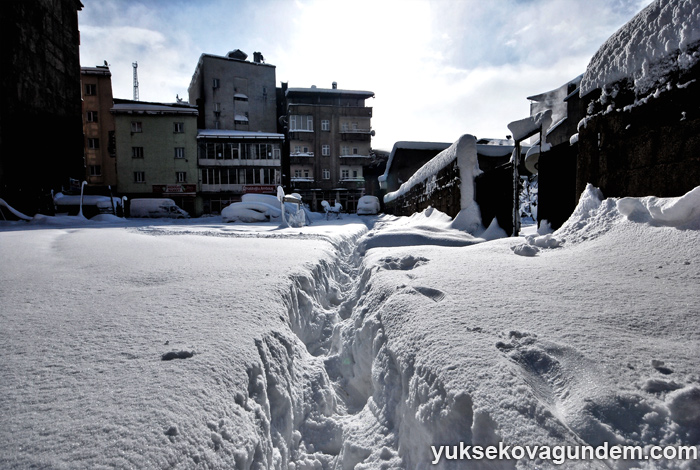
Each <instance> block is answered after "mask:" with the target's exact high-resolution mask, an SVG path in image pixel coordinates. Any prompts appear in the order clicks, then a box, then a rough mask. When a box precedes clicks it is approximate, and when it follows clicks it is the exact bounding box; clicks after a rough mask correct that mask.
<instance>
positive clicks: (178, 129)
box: [173, 122, 185, 134]
mask: <svg viewBox="0 0 700 470" xmlns="http://www.w3.org/2000/svg"><path fill="white" fill-rule="evenodd" d="M173 132H174V133H175V134H182V133H184V132H185V123H184V122H174V123H173Z"/></svg>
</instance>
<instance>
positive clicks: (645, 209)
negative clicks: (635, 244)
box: [617, 186, 700, 228]
mask: <svg viewBox="0 0 700 470" xmlns="http://www.w3.org/2000/svg"><path fill="white" fill-rule="evenodd" d="M617 208H618V210H619V211H620V213H621V214H622V215H624V216H625V217H627V218H628V219H630V220H634V221H644V222H650V223H654V224H658V225H666V226H670V227H687V226H692V227H696V228H697V227H700V186H698V187H697V188H695V189H693V190H691V191H689V192H688V193H686V194H685V195H683V196H680V197H673V198H657V197H654V196H651V197H645V198H641V199H640V198H631V197H626V198H622V199H620V200H619V201H617Z"/></svg>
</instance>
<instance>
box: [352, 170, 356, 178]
mask: <svg viewBox="0 0 700 470" xmlns="http://www.w3.org/2000/svg"><path fill="white" fill-rule="evenodd" d="M352 177H353V178H357V170H352Z"/></svg>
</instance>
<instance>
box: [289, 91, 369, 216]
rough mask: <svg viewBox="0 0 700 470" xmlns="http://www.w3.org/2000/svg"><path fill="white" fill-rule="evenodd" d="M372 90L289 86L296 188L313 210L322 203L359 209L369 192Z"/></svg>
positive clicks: (292, 164)
mask: <svg viewBox="0 0 700 470" xmlns="http://www.w3.org/2000/svg"><path fill="white" fill-rule="evenodd" d="M373 97H374V93H373V92H371V91H356V90H340V89H338V87H337V84H336V83H335V82H334V83H333V86H332V88H317V87H311V88H287V89H286V91H285V98H286V101H287V103H286V113H287V114H286V122H287V128H288V131H287V132H288V140H289V152H290V153H289V157H290V161H289V165H290V176H291V178H290V186H291V188H292V189H293V190H294V191H295V192H298V193H300V194H301V195H302V197H303V199H304V201H306V202H307V203H309V204H310V206H311V209H312V210H321V201H322V200H327V201H329V202H330V203H331V204H333V202H334V201H337V202H340V203H341V204H342V205H343V207H344V209H345V210H347V211H348V212H353V211H354V210H355V209H356V207H357V200H358V199H359V198H360V197H361V196H363V195H364V194H365V179H364V174H363V168H364V167H365V166H366V165H368V164H369V163H370V162H371V157H370V151H371V139H372V135H373V133H374V131H373V130H372V124H371V120H372V108H371V107H368V106H365V100H367V99H369V98H373Z"/></svg>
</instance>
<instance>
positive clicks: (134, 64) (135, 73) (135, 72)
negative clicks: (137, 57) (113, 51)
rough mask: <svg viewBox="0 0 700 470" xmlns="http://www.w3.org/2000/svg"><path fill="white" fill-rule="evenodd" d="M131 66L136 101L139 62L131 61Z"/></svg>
mask: <svg viewBox="0 0 700 470" xmlns="http://www.w3.org/2000/svg"><path fill="white" fill-rule="evenodd" d="M131 66H132V67H134V101H138V100H139V74H138V68H139V63H138V62H133V63H132V64H131Z"/></svg>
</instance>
